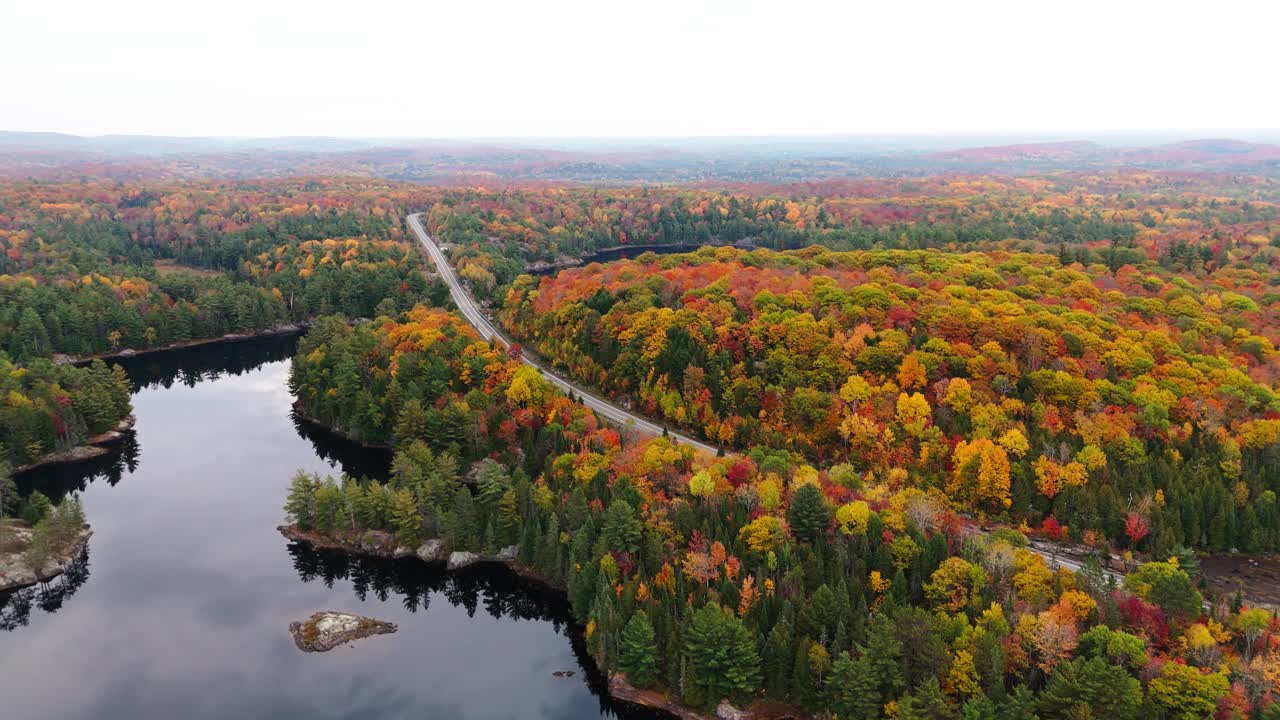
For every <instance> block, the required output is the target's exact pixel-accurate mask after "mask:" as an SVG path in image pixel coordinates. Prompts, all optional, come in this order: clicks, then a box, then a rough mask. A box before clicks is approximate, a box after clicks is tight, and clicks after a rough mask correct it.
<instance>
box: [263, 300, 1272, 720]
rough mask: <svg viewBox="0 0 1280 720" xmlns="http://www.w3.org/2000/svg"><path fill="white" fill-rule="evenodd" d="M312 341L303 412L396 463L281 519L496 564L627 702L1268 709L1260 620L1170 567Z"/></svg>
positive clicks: (842, 708) (407, 334)
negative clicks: (511, 563) (513, 555)
mask: <svg viewBox="0 0 1280 720" xmlns="http://www.w3.org/2000/svg"><path fill="white" fill-rule="evenodd" d="M317 331H319V332H321V333H322V334H321V335H316V336H315V337H314V338H312V337H308V338H307V339H306V340H305V341H304V343H305V344H304V345H303V346H301V347H300V348H299V353H298V355H297V356H296V357H295V360H294V372H293V378H292V384H293V385H294V387H295V388H297V389H298V391H299V398H300V400H302V401H303V403H304V405H305V406H306V408H307V410H308V412H311V413H319V414H321V415H322V416H323V417H324V418H328V419H329V420H330V422H335V423H338V420H337V418H343V419H344V420H343V421H342V422H341V423H338V425H337V426H338V427H339V428H341V429H342V431H343V432H345V433H349V434H357V435H358V436H359V437H364V438H369V439H373V438H389V439H390V440H391V441H392V442H393V444H394V447H395V448H396V454H395V459H394V460H393V463H392V472H391V477H390V478H389V480H388V481H387V482H386V483H382V482H379V481H370V480H365V479H359V478H353V477H343V478H341V479H340V480H339V479H334V478H331V477H330V478H323V479H322V478H320V477H318V476H315V475H308V474H306V473H299V474H298V475H297V476H296V477H295V478H294V479H293V482H292V485H291V489H290V491H289V494H288V497H287V498H286V501H285V511H286V514H287V515H288V517H289V519H290V521H291V522H292V523H294V524H295V525H296V526H297V527H298V528H299V529H301V530H304V531H308V532H317V533H322V534H328V535H332V536H335V537H348V538H359V537H360V536H361V534H362V533H363V532H364V531H367V530H382V531H387V532H391V533H394V534H395V537H396V540H397V542H398V543H399V544H402V545H404V546H407V547H411V548H412V547H415V546H417V545H418V544H419V543H422V542H424V541H425V540H427V539H433V538H434V539H440V540H442V541H443V542H444V543H445V544H446V546H447V547H449V548H450V549H455V550H472V551H476V552H482V553H489V554H491V553H493V552H494V551H496V550H497V549H499V548H502V547H506V546H508V545H513V546H515V548H516V550H517V557H518V562H519V563H520V564H521V565H522V566H523V567H525V568H527V569H528V570H529V571H531V572H534V573H537V574H538V575H539V576H540V577H543V578H544V579H545V580H546V581H547V582H548V583H550V584H552V585H555V586H559V587H562V588H564V589H565V590H566V592H567V593H568V596H569V599H570V602H571V604H572V608H573V612H574V614H575V616H576V617H577V619H578V621H579V622H580V623H582V626H583V628H584V629H583V632H584V635H585V637H586V641H587V644H588V648H589V649H590V651H591V653H592V654H593V656H594V657H595V658H596V660H597V661H598V662H599V663H600V664H601V665H602V666H603V667H604V668H606V669H608V670H610V671H613V672H617V673H621V674H622V676H623V677H625V678H626V679H627V681H628V682H629V683H631V684H633V685H635V686H637V687H641V688H653V689H657V690H658V691H660V692H663V693H665V694H667V695H668V696H671V697H674V698H675V699H677V700H679V701H681V702H683V703H685V704H686V705H688V706H691V707H694V708H712V707H714V706H715V705H716V704H717V703H718V702H719V701H720V700H721V699H722V698H727V699H730V700H731V701H733V702H736V703H739V704H742V705H746V704H751V705H752V706H753V707H757V708H762V707H770V706H772V707H774V708H779V707H784V708H792V709H793V710H791V711H794V712H818V711H830V712H832V713H834V714H835V715H837V716H838V717H840V718H880V717H893V718H908V719H914V718H1010V719H1012V718H1035V717H1039V718H1045V719H1050V718H1080V717H1107V718H1137V717H1140V716H1150V717H1158V718H1203V717H1209V716H1216V717H1224V718H1226V717H1243V716H1245V714H1247V713H1255V714H1254V715H1252V716H1253V717H1272V716H1273V715H1274V712H1273V711H1272V710H1271V708H1274V709H1275V710H1280V705H1274V703H1273V697H1274V694H1275V693H1276V692H1277V691H1280V685H1278V684H1277V683H1280V672H1277V670H1276V669H1275V667H1273V666H1274V665H1275V663H1277V662H1280V653H1277V652H1275V651H1273V650H1272V648H1273V647H1274V646H1275V643H1277V642H1280V635H1278V634H1277V633H1276V629H1277V626H1276V624H1275V621H1274V619H1273V613H1272V612H1271V611H1269V610H1261V609H1251V608H1249V607H1248V606H1246V605H1244V604H1243V603H1242V602H1241V600H1240V598H1239V597H1236V598H1231V597H1220V598H1216V599H1214V600H1213V602H1207V601H1206V599H1205V596H1204V595H1203V594H1202V593H1201V591H1200V589H1198V587H1197V583H1196V582H1195V580H1194V579H1193V578H1194V576H1195V575H1196V573H1197V571H1196V567H1197V560H1196V558H1195V555H1194V554H1193V553H1191V552H1190V551H1188V550H1187V549H1186V548H1181V547H1180V548H1176V549H1175V550H1174V551H1173V552H1172V553H1171V554H1170V555H1169V556H1168V557H1163V558H1155V559H1152V560H1150V561H1147V562H1142V563H1140V564H1136V565H1135V567H1134V569H1133V571H1132V572H1130V573H1129V574H1128V575H1126V576H1119V575H1118V574H1116V573H1114V572H1113V571H1109V570H1106V569H1104V567H1103V566H1102V565H1101V564H1100V563H1098V562H1097V561H1096V560H1095V561H1091V562H1090V563H1087V564H1086V565H1085V567H1084V568H1083V569H1082V570H1081V571H1079V572H1073V571H1071V570H1068V569H1058V570H1054V569H1051V567H1050V566H1049V564H1048V563H1047V561H1046V560H1045V558H1044V557H1043V556H1042V555H1040V554H1038V553H1036V552H1032V551H1031V550H1030V549H1028V547H1027V537H1026V535H1025V534H1024V533H1023V532H1020V531H1019V530H1017V529H1012V528H1005V529H997V530H995V531H993V532H989V533H983V532H979V531H978V530H977V528H976V526H975V525H974V524H973V523H972V522H971V521H970V520H969V519H968V518H966V517H965V516H963V515H961V514H959V513H958V512H957V510H956V509H955V508H953V507H952V505H951V504H950V503H949V502H948V501H947V500H946V496H945V494H944V493H941V492H938V491H936V490H932V489H923V488H921V487H918V486H916V484H914V483H913V482H911V481H909V480H908V473H907V472H905V471H902V470H899V471H897V472H889V473H885V474H883V475H875V474H873V473H872V474H868V473H863V472H861V471H860V470H859V468H857V467H856V466H855V465H853V464H851V463H849V462H838V463H835V464H831V465H826V466H820V465H815V464H813V463H811V462H810V461H809V460H808V459H807V458H806V457H804V456H803V455H802V454H801V453H800V452H797V451H794V450H787V449H777V448H768V447H763V446H754V447H751V448H749V449H747V450H746V451H745V452H743V453H742V454H734V455H729V456H725V457H719V458H715V457H709V456H706V455H702V456H699V455H696V454H695V453H694V452H693V451H692V450H691V449H690V448H688V447H682V446H679V445H676V444H673V443H672V442H671V441H670V440H668V439H667V438H663V437H659V438H654V439H643V438H638V437H634V436H631V435H628V434H623V435H619V434H618V433H617V432H615V431H613V430H610V429H608V428H605V427H603V426H600V425H599V424H597V423H596V421H595V418H594V416H593V415H591V414H590V413H587V412H585V411H584V408H582V406H581V405H579V404H577V403H575V402H573V401H572V400H571V399H569V398H567V397H565V396H564V395H562V394H560V393H559V392H558V391H557V390H556V389H555V388H554V387H552V386H551V385H550V384H549V383H547V382H546V381H545V380H544V379H542V378H541V377H540V376H539V375H538V374H537V372H536V371H532V370H530V369H529V368H527V367H525V366H522V365H521V364H519V363H518V362H516V361H515V360H514V359H512V358H511V357H510V356H509V355H508V354H506V353H504V352H502V351H501V349H500V348H498V347H497V346H494V345H491V344H488V343H485V342H482V341H480V340H479V339H478V338H477V337H476V336H475V335H474V334H473V333H472V332H471V331H470V330H469V329H468V328H466V327H465V326H464V325H463V321H462V320H461V319H460V318H459V317H458V316H456V315H452V314H449V313H447V312H445V311H443V310H438V309H427V308H418V309H415V310H413V311H412V312H411V313H409V315H408V316H407V318H406V319H403V320H394V319H391V318H379V319H378V320H375V321H374V322H372V323H366V324H364V325H360V326H358V327H356V328H354V329H351V328H348V327H347V326H346V325H345V324H343V323H340V322H336V321H331V320H326V321H322V322H319V323H317V326H316V328H315V330H313V334H314V333H316V332H317ZM357 357H364V358H368V359H369V362H368V363H367V364H365V365H359V364H357V363H356V358H357ZM349 397H355V398H359V399H358V400H356V401H355V404H354V405H347V404H346V403H347V400H346V398H349ZM433 411H435V412H433ZM450 414H452V415H453V416H454V417H456V423H451V422H450V418H449V415H450ZM495 422H496V423H499V424H498V425H497V426H496V427H495V425H494V423H495ZM473 458H479V459H478V460H476V461H474V462H470V461H471V460H472V459H473ZM978 464H979V465H986V464H988V463H987V461H984V460H979V462H978ZM820 468H821V469H820ZM985 470H986V468H984V469H983V470H982V472H985ZM770 704H772V705H770ZM1263 708H1267V709H1266V710H1264V709H1263ZM789 712H790V711H789Z"/></svg>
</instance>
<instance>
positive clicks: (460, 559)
mask: <svg viewBox="0 0 1280 720" xmlns="http://www.w3.org/2000/svg"><path fill="white" fill-rule="evenodd" d="M477 562H480V556H479V555H477V554H475V553H469V552H455V553H449V569H450V570H461V569H462V568H464V567H470V566H471V565H475V564H476V563H477Z"/></svg>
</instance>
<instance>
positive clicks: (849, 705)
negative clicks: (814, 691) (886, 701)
mask: <svg viewBox="0 0 1280 720" xmlns="http://www.w3.org/2000/svg"><path fill="white" fill-rule="evenodd" d="M827 703H828V704H829V706H830V708H831V709H832V710H834V711H835V712H836V713H838V714H839V715H840V717H842V718H878V717H880V710H881V707H882V704H881V702H880V688H879V687H877V682H876V678H875V676H874V675H873V674H872V672H871V662H870V661H869V660H868V659H867V657H866V656H865V655H864V656H862V657H860V658H858V659H857V660H853V659H852V658H850V657H849V653H847V652H846V653H841V654H840V656H839V657H838V658H836V661H835V663H834V664H833V665H832V666H831V677H830V678H829V680H828V682H827Z"/></svg>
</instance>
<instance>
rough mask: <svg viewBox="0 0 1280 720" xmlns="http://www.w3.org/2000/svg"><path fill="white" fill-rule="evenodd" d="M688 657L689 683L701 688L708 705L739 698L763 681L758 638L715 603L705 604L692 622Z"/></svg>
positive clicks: (688, 642)
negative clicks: (723, 699) (756, 640)
mask: <svg viewBox="0 0 1280 720" xmlns="http://www.w3.org/2000/svg"><path fill="white" fill-rule="evenodd" d="M685 655H686V657H687V658H688V660H689V676H690V677H689V680H690V682H692V683H694V684H695V685H697V686H698V688H699V689H700V690H702V691H703V692H702V693H701V695H702V697H703V700H704V701H705V703H707V704H708V706H711V705H715V704H716V703H718V702H719V701H720V699H721V698H726V697H728V698H736V697H739V696H742V695H745V694H747V693H750V692H752V691H753V690H755V688H756V685H757V684H758V683H759V680H760V655H759V653H758V652H757V650H756V642H755V638H754V637H752V634H751V631H750V630H748V629H747V627H746V626H745V625H743V624H742V621H741V620H739V619H738V617H737V616H736V615H733V614H732V613H727V612H725V611H724V610H723V609H721V607H720V606H719V605H717V604H715V603H713V602H708V603H707V604H706V605H703V606H702V608H701V609H699V610H698V611H697V612H696V613H694V614H693V619H692V621H691V622H690V623H689V629H688V631H687V633H686V640H685Z"/></svg>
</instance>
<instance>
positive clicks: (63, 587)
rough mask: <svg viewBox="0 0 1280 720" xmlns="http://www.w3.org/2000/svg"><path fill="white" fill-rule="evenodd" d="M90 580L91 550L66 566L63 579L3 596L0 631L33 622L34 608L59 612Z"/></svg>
mask: <svg viewBox="0 0 1280 720" xmlns="http://www.w3.org/2000/svg"><path fill="white" fill-rule="evenodd" d="M88 580H89V547H88V546H87V545H86V546H85V548H84V550H82V551H81V552H80V555H79V556H78V557H76V558H74V559H73V560H72V561H71V562H70V563H68V564H67V565H66V567H65V568H64V570H63V572H62V574H61V575H59V576H58V577H56V578H54V579H52V580H50V581H49V582H42V583H40V584H38V585H32V586H31V587H26V588H19V589H17V590H14V591H12V592H9V593H3V594H0V630H6V631H11V630H15V629H17V628H20V627H23V626H25V625H26V624H27V623H29V622H31V610H32V608H39V609H41V610H43V611H45V612H47V613H54V612H57V611H58V609H59V608H61V607H62V604H63V602H65V601H66V600H67V599H68V598H70V597H71V596H72V595H74V594H75V592H76V590H79V589H80V587H81V586H82V585H84V584H85V582H86V581H88Z"/></svg>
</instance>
